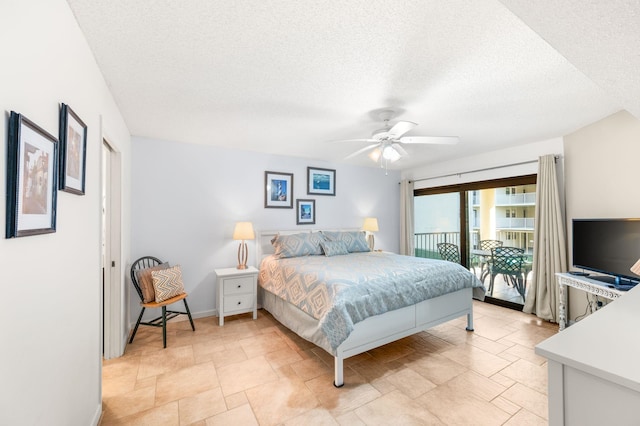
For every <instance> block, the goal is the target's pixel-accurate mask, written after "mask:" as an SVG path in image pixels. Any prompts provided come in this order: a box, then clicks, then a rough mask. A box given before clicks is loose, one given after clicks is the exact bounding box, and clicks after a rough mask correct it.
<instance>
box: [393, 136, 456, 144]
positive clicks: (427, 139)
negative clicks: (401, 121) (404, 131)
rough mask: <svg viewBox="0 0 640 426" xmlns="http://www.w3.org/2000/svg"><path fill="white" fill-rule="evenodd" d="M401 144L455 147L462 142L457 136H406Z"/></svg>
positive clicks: (401, 140)
mask: <svg viewBox="0 0 640 426" xmlns="http://www.w3.org/2000/svg"><path fill="white" fill-rule="evenodd" d="M400 142H402V143H406V144H412V143H413V144H418V143H428V144H435V145H455V144H457V143H458V142H460V138H459V137H457V136H405V137H404V138H400Z"/></svg>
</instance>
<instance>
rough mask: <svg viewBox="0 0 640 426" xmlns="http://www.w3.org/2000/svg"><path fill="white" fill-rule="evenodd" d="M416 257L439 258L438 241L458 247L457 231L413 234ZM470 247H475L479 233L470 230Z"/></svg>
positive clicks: (458, 237)
mask: <svg viewBox="0 0 640 426" xmlns="http://www.w3.org/2000/svg"><path fill="white" fill-rule="evenodd" d="M414 237H415V238H414V243H415V255H416V257H426V258H429V259H440V254H439V253H438V243H451V244H455V245H457V246H458V247H460V233H459V232H423V233H418V234H414ZM470 238H471V241H470V243H471V247H472V248H477V246H478V239H479V234H478V233H477V232H471V234H470Z"/></svg>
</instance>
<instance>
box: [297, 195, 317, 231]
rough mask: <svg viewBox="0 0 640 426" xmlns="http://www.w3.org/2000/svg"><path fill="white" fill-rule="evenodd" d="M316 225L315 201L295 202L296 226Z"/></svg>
mask: <svg viewBox="0 0 640 426" xmlns="http://www.w3.org/2000/svg"><path fill="white" fill-rule="evenodd" d="M315 223H316V200H296V224H297V225H314V224H315Z"/></svg>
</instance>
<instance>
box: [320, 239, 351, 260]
mask: <svg viewBox="0 0 640 426" xmlns="http://www.w3.org/2000/svg"><path fill="white" fill-rule="evenodd" d="M320 246H322V250H323V251H324V255H325V256H327V257H330V256H338V255H341V254H349V250H347V245H346V244H345V243H344V241H323V242H321V243H320Z"/></svg>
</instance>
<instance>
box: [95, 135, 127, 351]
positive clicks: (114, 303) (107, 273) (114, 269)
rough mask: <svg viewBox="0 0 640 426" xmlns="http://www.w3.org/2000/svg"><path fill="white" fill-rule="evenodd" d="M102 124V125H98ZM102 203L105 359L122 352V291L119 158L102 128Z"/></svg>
mask: <svg viewBox="0 0 640 426" xmlns="http://www.w3.org/2000/svg"><path fill="white" fill-rule="evenodd" d="M101 124H102V123H101ZM102 130H103V131H102V138H101V147H100V153H101V154H100V155H101V162H100V163H101V185H100V187H101V201H100V226H101V228H100V231H101V232H100V266H101V274H100V275H101V276H103V277H104V279H103V301H102V304H101V309H103V315H102V317H101V319H102V322H103V324H102V329H103V333H104V334H103V339H102V341H103V345H104V346H103V348H102V355H103V357H104V359H111V358H115V357H119V356H121V355H122V354H123V353H124V348H125V344H126V343H125V342H126V335H125V324H127V322H126V318H125V313H126V310H125V306H126V304H125V300H124V299H125V292H124V288H123V287H124V282H125V280H124V275H123V270H122V158H121V154H120V152H119V151H118V149H117V148H116V146H115V145H114V144H113V143H111V139H110V138H109V137H108V136H107V135H106V134H105V133H106V132H105V131H104V127H103V129H102Z"/></svg>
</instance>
